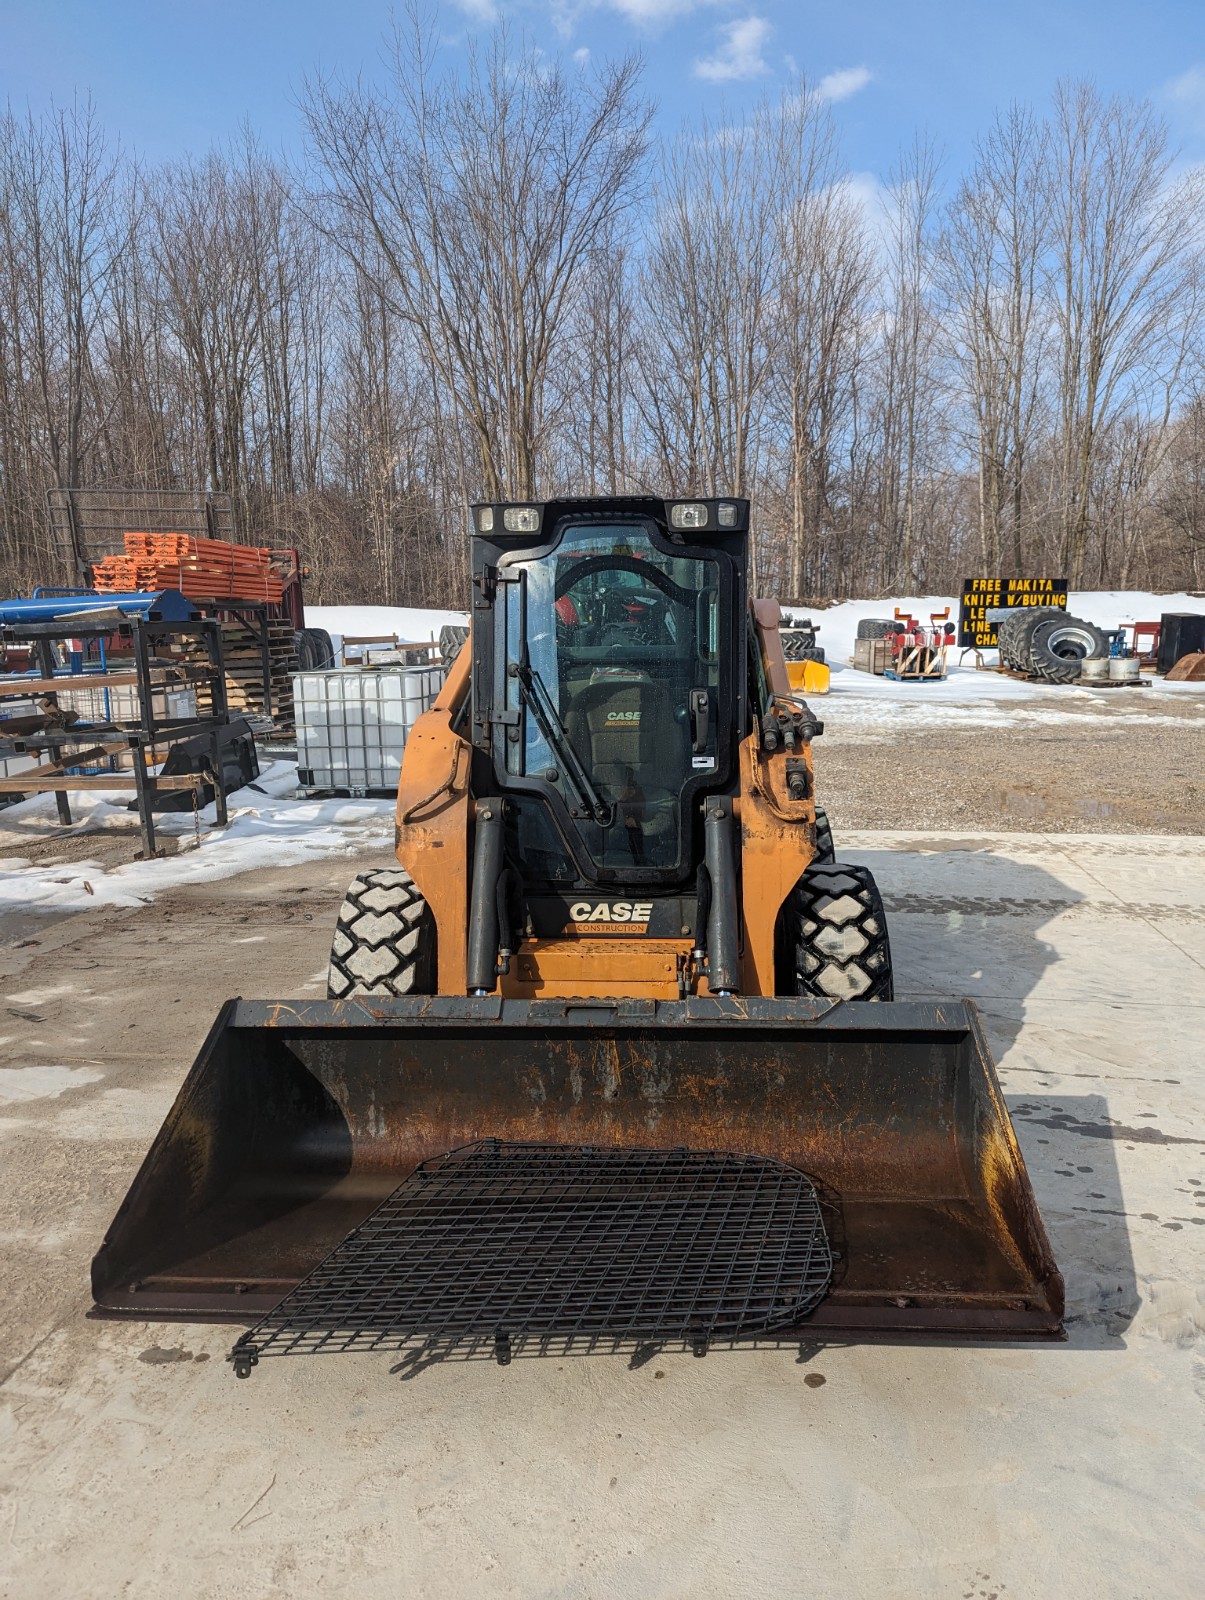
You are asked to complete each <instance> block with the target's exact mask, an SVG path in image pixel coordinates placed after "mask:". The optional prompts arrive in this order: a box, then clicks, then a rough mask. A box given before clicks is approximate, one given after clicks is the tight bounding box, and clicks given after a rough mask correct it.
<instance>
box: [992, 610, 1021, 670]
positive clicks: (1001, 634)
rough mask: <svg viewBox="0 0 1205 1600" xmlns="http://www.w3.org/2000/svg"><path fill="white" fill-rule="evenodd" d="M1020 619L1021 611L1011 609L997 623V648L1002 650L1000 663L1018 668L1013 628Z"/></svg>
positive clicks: (1014, 668) (1003, 665)
mask: <svg viewBox="0 0 1205 1600" xmlns="http://www.w3.org/2000/svg"><path fill="white" fill-rule="evenodd" d="M1018 620H1019V613H1018V612H1016V611H1010V612H1009V614H1008V615H1007V616H1006V617H1001V618H1000V621H999V622H998V623H997V624H996V649H997V650H998V651H999V652H1000V665H1001V666H1002V667H1011V668H1013V670H1014V671H1015V670H1016V666H1017V662H1016V657H1015V656H1014V654H1013V629H1014V628H1015V627H1016V625H1017V621H1018Z"/></svg>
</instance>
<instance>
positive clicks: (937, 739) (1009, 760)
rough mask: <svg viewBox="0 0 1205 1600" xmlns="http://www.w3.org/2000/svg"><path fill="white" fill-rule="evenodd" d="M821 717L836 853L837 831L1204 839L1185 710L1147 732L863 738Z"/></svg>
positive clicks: (1061, 728) (1201, 740)
mask: <svg viewBox="0 0 1205 1600" xmlns="http://www.w3.org/2000/svg"><path fill="white" fill-rule="evenodd" d="M834 709H837V708H834ZM985 709H988V710H990V707H988V708H985ZM824 715H825V721H826V724H827V730H826V732H825V734H824V735H823V736H822V738H821V739H820V740H819V741H818V742H817V744H816V748H815V762H816V791H817V795H818V796H819V798H820V799H821V802H822V804H823V805H824V806H825V807H826V808H827V810H828V814H829V817H830V819H831V821H832V823H833V826H834V827H835V828H836V829H837V832H838V843H840V831H841V830H842V829H843V828H844V829H850V828H953V829H962V828H984V829H989V830H1000V829H1003V830H1006V831H1008V832H1014V833H1172V834H1189V833H1191V834H1202V833H1205V727H1203V726H1202V723H1205V717H1201V716H1200V715H1199V714H1197V713H1196V707H1195V706H1190V707H1186V708H1185V711H1184V714H1179V715H1177V714H1174V713H1173V714H1169V715H1167V716H1166V717H1165V718H1161V719H1160V720H1158V721H1152V722H1137V721H1134V720H1132V719H1131V718H1125V719H1123V718H1122V717H1120V716H1119V717H1117V718H1116V719H1114V718H1110V717H1097V718H1091V719H1089V718H1088V717H1083V718H1082V719H1081V718H1080V717H1078V716H1075V715H1073V716H1070V717H1068V718H1067V719H1066V720H1061V721H1058V722H1049V723H1045V724H1042V723H1038V724H1036V725H1031V726H1018V727H985V728H982V729H977V728H975V727H973V726H971V725H970V724H969V722H968V725H966V726H961V727H953V728H942V727H936V728H933V729H932V730H930V729H928V728H925V727H919V728H918V727H916V726H912V727H908V728H900V729H891V730H889V731H884V730H883V729H882V728H878V727H876V728H875V729H873V730H870V729H863V728H860V727H858V726H857V725H854V726H843V725H842V722H841V718H840V710H839V709H837V715H836V716H833V715H830V714H829V708H828V707H827V706H826V707H825V713H824Z"/></svg>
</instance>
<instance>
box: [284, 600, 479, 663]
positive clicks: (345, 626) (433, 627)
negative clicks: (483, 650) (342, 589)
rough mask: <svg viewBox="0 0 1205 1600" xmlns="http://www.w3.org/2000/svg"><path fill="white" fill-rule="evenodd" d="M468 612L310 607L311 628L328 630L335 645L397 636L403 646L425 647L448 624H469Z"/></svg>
mask: <svg viewBox="0 0 1205 1600" xmlns="http://www.w3.org/2000/svg"><path fill="white" fill-rule="evenodd" d="M468 620H469V614H468V612H467V611H425V610H423V609H421V608H420V607H417V606H306V608H305V625H306V627H307V628H325V629H326V631H327V633H329V634H330V636H331V641H332V643H333V644H334V646H335V654H336V656H337V655H338V653H339V648H340V645H341V643H342V641H343V640H344V639H346V638H351V639H372V638H378V637H380V636H381V635H385V636H386V637H389V636H391V635H393V634H396V635H397V638H398V642H399V643H400V644H425V643H426V642H427V640H428V639H435V640H438V638H439V630H440V629H441V628H442V627H444V626H445V625H446V624H447V623H454V624H457V625H459V626H461V627H464V626H466V625H467V623H468Z"/></svg>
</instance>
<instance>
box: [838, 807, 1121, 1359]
mask: <svg viewBox="0 0 1205 1600" xmlns="http://www.w3.org/2000/svg"><path fill="white" fill-rule="evenodd" d="M839 854H841V855H847V856H848V859H850V860H856V861H857V862H858V863H860V864H861V865H865V866H868V867H870V868H871V870H872V871H873V872H874V874H875V878H876V881H877V882H878V884H879V888H880V890H881V892H882V895H883V901H884V906H885V909H886V912H887V917H888V921H889V924H890V927H891V939H892V955H893V961H894V966H895V974H896V986H895V993H896V998H897V999H904V1000H912V999H932V998H939V997H940V998H954V999H963V998H967V999H971V1000H973V1001H975V1002H976V1004H978V1005H979V1007H980V1009H981V1011H982V1012H983V1018H984V1026H985V1028H986V1031H987V1034H988V1038H989V1041H990V1043H991V1047H992V1053H993V1055H994V1057H995V1059H996V1062H997V1065H998V1066H999V1068H1000V1076H1001V1080H1002V1083H1003V1086H1004V1088H1005V1090H1006V1094H1005V1100H1006V1103H1007V1105H1008V1109H1009V1115H1010V1116H1011V1117H1012V1120H1013V1126H1014V1127H1015V1129H1016V1131H1017V1138H1018V1142H1019V1143H1020V1146H1021V1151H1022V1154H1023V1155H1024V1157H1025V1164H1026V1167H1027V1168H1028V1171H1029V1176H1030V1180H1031V1182H1032V1184H1033V1187H1034V1192H1035V1194H1036V1196H1037V1201H1038V1208H1039V1210H1040V1211H1041V1214H1042V1218H1043V1221H1044V1222H1045V1225H1046V1230H1047V1233H1048V1234H1049V1235H1050V1241H1051V1246H1052V1248H1053V1251H1054V1257H1055V1260H1056V1262H1057V1263H1058V1265H1059V1269H1060V1270H1061V1272H1062V1274H1063V1277H1064V1280H1065V1283H1066V1290H1067V1313H1066V1317H1065V1319H1064V1320H1065V1326H1066V1329H1067V1337H1068V1342H1069V1344H1070V1345H1071V1346H1072V1347H1073V1348H1084V1349H1103V1348H1112V1349H1119V1348H1124V1340H1123V1339H1122V1335H1123V1334H1124V1332H1125V1330H1126V1329H1127V1328H1128V1327H1129V1325H1130V1323H1131V1322H1132V1321H1133V1319H1134V1316H1135V1314H1136V1312H1137V1310H1138V1308H1139V1306H1140V1304H1141V1296H1140V1295H1139V1293H1138V1285H1137V1278H1136V1275H1135V1271H1134V1260H1133V1253H1132V1250H1131V1245H1130V1235H1129V1228H1128V1226H1127V1223H1126V1216H1127V1213H1126V1209H1125V1200H1124V1196H1123V1194H1122V1188H1121V1179H1120V1175H1119V1172H1118V1168H1117V1159H1116V1152H1115V1149H1114V1144H1115V1141H1116V1140H1117V1139H1121V1140H1122V1141H1123V1142H1124V1141H1125V1140H1126V1138H1127V1136H1129V1135H1130V1134H1132V1133H1133V1132H1134V1130H1126V1129H1122V1128H1120V1127H1119V1126H1118V1125H1117V1124H1115V1123H1114V1122H1113V1121H1112V1120H1111V1119H1110V1117H1109V1115H1108V1103H1107V1100H1106V1098H1105V1096H1104V1095H1103V1094H1085V1095H1066V1094H1053V1093H1052V1094H1043V1093H1042V1092H1041V1090H1042V1089H1045V1088H1047V1087H1048V1086H1049V1080H1048V1079H1046V1078H1045V1077H1044V1076H1043V1074H1042V1072H1041V1070H1040V1065H1039V1066H1038V1067H1037V1068H1036V1069H1035V1068H1034V1067H1023V1066H1021V1065H1020V1064H1019V1061H1018V1062H1017V1063H1014V1065H1013V1066H1012V1068H1011V1070H1010V1063H1009V1059H1008V1058H1009V1056H1010V1054H1011V1053H1012V1052H1013V1051H1014V1049H1015V1048H1016V1047H1017V1046H1018V1045H1020V1043H1021V1041H1022V1039H1023V1036H1024V1034H1025V1028H1026V1023H1025V1013H1026V1002H1027V1000H1028V999H1029V997H1030V995H1031V994H1032V993H1033V991H1034V990H1035V989H1036V987H1037V986H1038V984H1039V983H1040V982H1041V980H1042V978H1043V977H1044V976H1045V975H1046V973H1047V972H1048V971H1049V970H1050V968H1051V967H1053V966H1054V965H1055V964H1057V963H1059V962H1065V961H1067V960H1068V959H1069V958H1068V957H1066V956H1064V955H1060V953H1059V951H1058V950H1057V949H1056V947H1055V946H1054V945H1053V944H1052V943H1050V942H1049V940H1048V939H1047V938H1044V937H1043V934H1044V932H1046V931H1047V930H1049V929H1050V927H1051V925H1052V923H1053V922H1054V921H1055V920H1056V919H1057V918H1059V917H1060V916H1064V915H1066V914H1067V913H1069V912H1071V911H1072V910H1073V909H1074V907H1076V906H1077V905H1079V904H1081V903H1082V902H1083V900H1084V896H1083V895H1082V894H1081V893H1080V892H1079V891H1078V890H1076V889H1074V888H1070V887H1068V886H1067V885H1066V884H1065V883H1063V882H1061V881H1060V880H1059V879H1058V878H1056V877H1054V876H1053V875H1052V874H1051V873H1049V872H1047V871H1045V870H1044V869H1043V868H1042V867H1040V866H1038V865H1037V864H1036V863H1035V862H1032V861H1014V860H1011V859H1009V858H1008V857H1005V856H1002V855H999V854H997V853H996V852H994V851H992V850H991V849H990V848H988V847H986V846H984V847H982V848H976V847H975V846H973V845H968V846H964V847H960V848H958V849H951V848H950V845H949V843H948V842H947V841H944V840H942V839H940V838H935V839H934V840H933V841H932V845H931V847H929V848H928V849H926V848H925V846H923V845H917V846H913V847H912V848H910V849H908V850H865V851H864V850H855V851H849V852H844V851H839ZM1056 1072H1057V1068H1055V1067H1053V1066H1052V1068H1051V1075H1052V1076H1054V1075H1055V1074H1056ZM1027 1079H1028V1080H1031V1081H1032V1082H1033V1083H1034V1084H1035V1085H1036V1086H1037V1092H1035V1090H1034V1089H1025V1090H1022V1089H1021V1088H1020V1087H1019V1082H1020V1083H1024V1082H1025V1081H1026V1080H1027Z"/></svg>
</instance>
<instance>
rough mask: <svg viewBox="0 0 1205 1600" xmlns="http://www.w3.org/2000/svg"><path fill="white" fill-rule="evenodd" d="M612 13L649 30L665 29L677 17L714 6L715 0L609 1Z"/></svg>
mask: <svg viewBox="0 0 1205 1600" xmlns="http://www.w3.org/2000/svg"><path fill="white" fill-rule="evenodd" d="M607 3H608V5H609V8H610V9H611V10H612V11H618V12H619V14H620V16H621V17H626V18H627V19H628V21H629V22H635V23H636V24H637V25H638V26H640V27H642V28H647V29H650V30H652V29H656V28H663V27H664V26H665V24H666V23H667V22H673V21H674V19H675V18H676V17H686V16H689V15H690V13H691V12H692V11H697V10H698V9H699V7H700V5H706V4H713V3H714V0H607Z"/></svg>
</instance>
